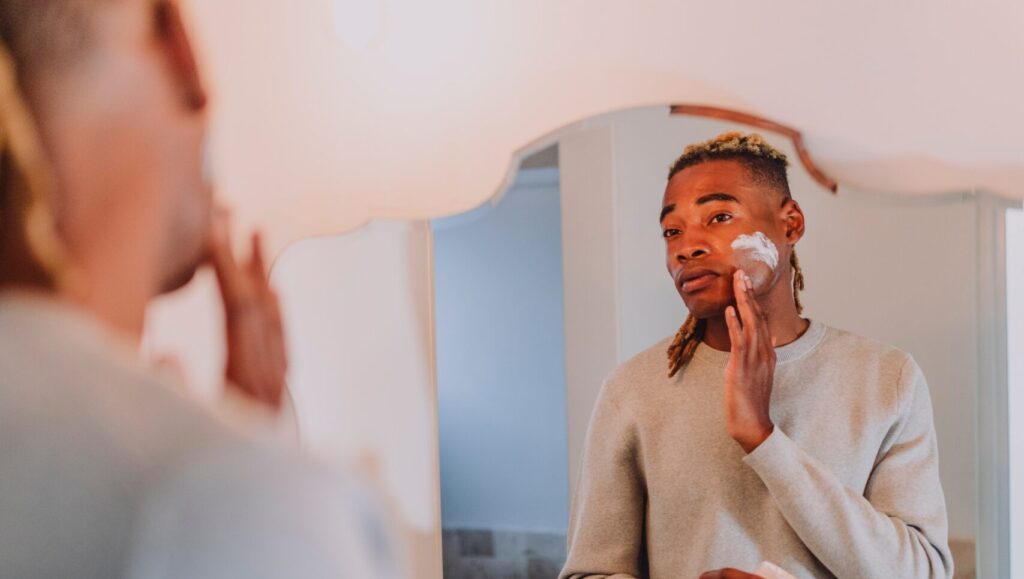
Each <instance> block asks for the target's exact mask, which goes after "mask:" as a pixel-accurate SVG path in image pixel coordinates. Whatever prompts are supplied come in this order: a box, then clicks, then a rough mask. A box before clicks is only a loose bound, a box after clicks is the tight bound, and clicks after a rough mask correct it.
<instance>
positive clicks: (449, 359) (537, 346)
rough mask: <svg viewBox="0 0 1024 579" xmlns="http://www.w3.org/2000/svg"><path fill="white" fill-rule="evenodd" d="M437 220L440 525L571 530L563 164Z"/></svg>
mask: <svg viewBox="0 0 1024 579" xmlns="http://www.w3.org/2000/svg"><path fill="white" fill-rule="evenodd" d="M432 229H433V231H434V296H435V302H434V303H435V324H436V351H437V400H438V420H439V437H440V438H439V441H440V453H441V513H442V526H443V528H445V529H448V528H462V529H466V528H468V529H498V530H525V531H535V532H555V533H564V532H565V530H566V524H567V520H568V516H569V494H568V463H567V456H568V455H567V453H568V450H567V448H566V432H567V431H566V426H565V420H566V404H565V392H566V389H565V346H564V339H563V336H564V333H565V324H564V311H563V307H562V231H561V210H560V206H559V188H558V170H557V169H554V168H549V169H525V170H522V171H520V173H519V177H518V178H517V180H516V183H515V185H513V187H512V188H511V189H510V190H509V191H508V192H507V193H506V194H505V195H504V196H503V197H502V198H501V199H500V201H499V202H498V203H497V204H496V205H490V204H488V205H485V206H484V207H482V208H480V209H478V210H476V211H474V212H471V213H468V214H463V215H460V216H457V217H452V218H447V219H440V220H435V221H434V222H433V223H432Z"/></svg>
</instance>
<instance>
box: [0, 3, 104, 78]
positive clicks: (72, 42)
mask: <svg viewBox="0 0 1024 579" xmlns="http://www.w3.org/2000/svg"><path fill="white" fill-rule="evenodd" d="M114 1H115V0H0V41H2V42H3V43H4V45H6V46H7V49H8V50H9V51H10V52H11V55H12V56H13V57H14V61H15V63H16V64H17V66H18V68H19V69H20V72H22V73H24V72H25V69H30V68H32V67H33V66H36V65H39V64H43V63H47V64H48V63H54V62H60V61H63V60H66V59H69V58H73V57H74V56H75V55H77V54H80V53H81V51H82V50H83V49H84V48H86V47H87V46H88V44H89V41H90V40H91V38H92V32H93V30H92V17H93V12H94V11H95V9H96V8H97V7H98V6H101V5H103V4H110V3H112V2H114Z"/></svg>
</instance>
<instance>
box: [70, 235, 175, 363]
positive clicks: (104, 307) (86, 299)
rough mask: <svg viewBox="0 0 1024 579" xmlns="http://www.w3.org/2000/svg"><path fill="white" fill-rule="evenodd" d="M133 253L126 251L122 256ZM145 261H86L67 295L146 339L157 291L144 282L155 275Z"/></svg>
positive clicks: (125, 332) (129, 335)
mask: <svg viewBox="0 0 1024 579" xmlns="http://www.w3.org/2000/svg"><path fill="white" fill-rule="evenodd" d="M131 253H132V252H128V251H126V252H124V253H123V254H122V257H125V256H130V254H131ZM133 262H134V263H133ZM143 264H144V261H143V260H133V259H127V260H120V261H115V260H106V259H97V260H92V261H85V262H84V263H82V264H80V267H79V269H78V270H77V271H76V272H75V274H74V277H73V278H72V279H71V280H70V284H69V287H68V288H67V291H65V292H63V298H64V299H66V300H67V301H69V302H71V303H73V304H75V305H77V306H79V307H81V308H83V309H85V310H87V311H88V312H89V313H90V314H92V315H93V316H94V317H95V318H97V319H98V320H99V321H100V322H102V323H103V324H105V325H106V326H107V327H108V328H110V329H111V330H114V331H115V332H117V333H119V334H121V335H122V336H123V337H124V338H126V339H127V340H129V341H131V342H132V343H134V344H138V343H139V342H140V341H141V339H142V332H143V326H144V324H145V316H146V306H147V305H148V304H149V302H150V300H151V299H153V297H154V296H155V295H156V293H157V292H156V291H154V290H153V289H152V288H150V287H149V284H146V283H142V282H141V281H140V280H146V279H151V278H152V276H151V275H149V272H148V271H145V270H144V268H143Z"/></svg>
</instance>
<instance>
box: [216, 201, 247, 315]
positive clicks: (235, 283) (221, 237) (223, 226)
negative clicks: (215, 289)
mask: <svg viewBox="0 0 1024 579" xmlns="http://www.w3.org/2000/svg"><path fill="white" fill-rule="evenodd" d="M210 259H211V261H212V262H213V270H214V272H216V274H217V281H218V283H219V284H220V290H221V295H222V296H223V298H224V305H225V307H228V308H233V307H235V306H236V305H237V303H238V301H239V296H240V295H241V294H242V292H243V291H244V283H245V282H244V280H243V278H242V272H241V270H240V269H239V268H238V264H237V263H235V255H234V252H233V251H232V250H231V226H230V218H229V216H228V213H227V211H223V210H218V211H217V212H216V213H215V214H214V218H213V232H212V234H211V235H210Z"/></svg>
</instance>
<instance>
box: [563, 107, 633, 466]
mask: <svg viewBox="0 0 1024 579" xmlns="http://www.w3.org/2000/svg"><path fill="white" fill-rule="evenodd" d="M612 136H613V135H612V130H611V128H610V127H595V128H574V129H573V130H571V131H569V133H568V134H566V135H564V136H563V137H562V138H561V140H560V141H559V145H558V153H559V167H560V170H561V174H562V256H563V257H562V259H563V264H564V265H563V267H564V268H565V361H566V362H565V363H566V368H565V374H566V390H567V392H566V399H567V403H568V409H567V413H566V416H567V425H568V430H569V435H568V436H569V484H570V485H573V486H574V485H575V484H576V481H577V480H579V467H580V457H582V456H583V446H584V443H585V442H586V430H587V424H588V423H589V422H590V414H591V411H592V409H593V407H594V404H595V403H596V402H597V395H598V393H599V392H600V390H601V384H602V383H603V382H604V379H605V378H606V377H607V376H608V374H610V373H611V371H612V370H613V369H614V368H615V366H616V365H617V364H618V358H619V354H618V352H619V330H618V314H617V313H616V312H617V308H618V299H617V297H616V295H617V291H616V283H615V262H616V251H615V216H614V207H613V205H612V195H613V193H614V178H615V172H614V169H615V166H614V162H613V161H614V151H613V142H612Z"/></svg>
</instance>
